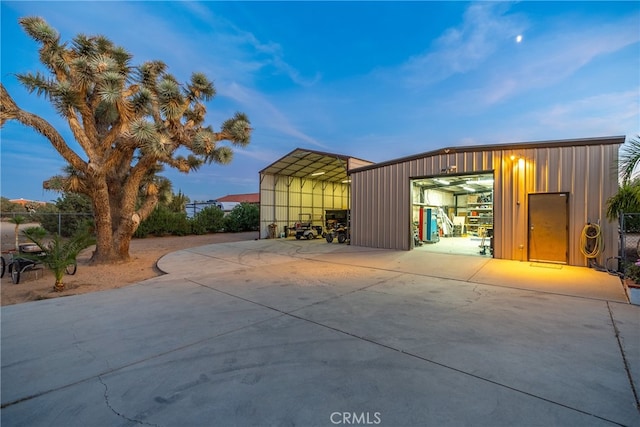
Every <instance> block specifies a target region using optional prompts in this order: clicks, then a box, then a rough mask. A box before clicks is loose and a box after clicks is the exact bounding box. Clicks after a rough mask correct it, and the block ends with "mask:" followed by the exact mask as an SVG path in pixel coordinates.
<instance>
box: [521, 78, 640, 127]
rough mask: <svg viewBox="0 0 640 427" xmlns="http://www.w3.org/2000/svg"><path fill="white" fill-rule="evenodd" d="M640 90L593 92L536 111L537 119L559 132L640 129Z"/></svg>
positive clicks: (535, 116) (543, 124)
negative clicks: (639, 98) (639, 103)
mask: <svg viewBox="0 0 640 427" xmlns="http://www.w3.org/2000/svg"><path fill="white" fill-rule="evenodd" d="M639 90H640V88H638V90H632V91H627V92H614V93H606V94H601V95H595V96H590V97H587V98H583V99H578V100H575V101H572V102H568V103H564V104H555V105H553V106H551V107H550V108H549V109H548V110H545V111H538V112H536V113H534V114H533V117H534V120H535V122H536V123H539V124H540V125H541V126H544V127H545V128H546V131H547V132H548V131H549V130H550V129H551V130H555V131H558V132H561V131H565V130H567V129H569V130H572V129H580V131H581V132H583V133H584V134H588V135H601V134H602V133H603V132H604V133H605V134H609V135H613V134H615V135H618V134H621V133H623V134H629V133H630V134H634V133H638V132H640V128H638V125H639V124H640V106H639V105H638V93H639Z"/></svg>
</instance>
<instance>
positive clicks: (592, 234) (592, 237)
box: [580, 224, 604, 258]
mask: <svg viewBox="0 0 640 427" xmlns="http://www.w3.org/2000/svg"><path fill="white" fill-rule="evenodd" d="M589 243H591V244H592V245H593V248H592V249H591V250H589V248H588V247H587V245H588V244H589ZM589 246H591V245H589ZM603 249H604V242H603V240H602V230H601V229H600V226H599V225H598V224H587V225H585V226H584V228H583V229H582V233H581V234H580V251H581V252H582V255H584V256H585V257H587V258H596V257H597V256H598V255H600V254H601V253H602V250H603Z"/></svg>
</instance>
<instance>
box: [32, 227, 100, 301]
mask: <svg viewBox="0 0 640 427" xmlns="http://www.w3.org/2000/svg"><path fill="white" fill-rule="evenodd" d="M23 233H24V235H25V236H26V237H27V238H28V239H29V240H31V241H32V242H33V243H35V244H36V245H38V246H39V247H40V249H42V252H41V253H40V254H38V255H35V254H21V255H20V256H24V257H25V258H29V259H32V260H34V261H38V262H41V263H42V264H44V265H45V266H46V267H47V268H49V269H50V270H51V271H53V275H54V276H55V280H56V281H55V284H54V285H53V290H54V291H56V292H62V291H64V289H65V285H64V282H63V277H64V274H65V270H66V269H67V267H69V266H71V265H75V263H76V258H77V256H78V254H79V253H80V252H81V251H82V250H83V249H85V248H87V247H89V246H91V245H93V244H95V242H96V240H95V237H94V236H93V234H92V233H91V232H90V231H89V228H88V227H84V228H82V229H80V230H78V232H76V233H75V234H74V235H73V236H71V238H69V239H66V240H63V239H62V237H60V235H58V234H54V236H53V238H52V239H51V240H50V241H48V242H45V241H44V239H43V237H42V233H41V232H40V231H39V230H38V229H37V227H36V228H30V229H26V230H23Z"/></svg>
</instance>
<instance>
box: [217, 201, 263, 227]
mask: <svg viewBox="0 0 640 427" xmlns="http://www.w3.org/2000/svg"><path fill="white" fill-rule="evenodd" d="M224 220H225V222H224V229H225V231H231V232H238V231H252V230H257V229H258V227H259V226H260V208H259V207H258V206H257V205H255V204H252V203H240V204H239V205H237V206H236V207H234V208H233V210H232V211H231V212H229V214H228V215H227V216H226V217H224Z"/></svg>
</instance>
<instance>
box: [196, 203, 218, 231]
mask: <svg viewBox="0 0 640 427" xmlns="http://www.w3.org/2000/svg"><path fill="white" fill-rule="evenodd" d="M223 228H224V212H222V210H221V209H220V208H219V207H217V206H207V207H206V208H204V209H202V210H201V211H200V212H198V213H197V214H195V215H194V217H193V218H192V219H191V232H192V233H193V234H206V233H216V232H218V231H220V230H222V229H223Z"/></svg>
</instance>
